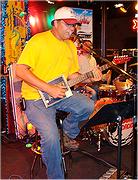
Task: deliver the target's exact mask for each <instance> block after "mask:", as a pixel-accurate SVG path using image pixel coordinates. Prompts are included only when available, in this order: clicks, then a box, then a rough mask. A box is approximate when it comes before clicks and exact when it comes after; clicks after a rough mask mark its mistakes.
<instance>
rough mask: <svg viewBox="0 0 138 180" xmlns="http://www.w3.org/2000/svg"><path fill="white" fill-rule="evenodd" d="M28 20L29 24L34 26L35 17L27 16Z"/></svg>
mask: <svg viewBox="0 0 138 180" xmlns="http://www.w3.org/2000/svg"><path fill="white" fill-rule="evenodd" d="M29 22H30V24H31V25H32V26H35V24H36V19H35V17H33V16H30V17H29Z"/></svg>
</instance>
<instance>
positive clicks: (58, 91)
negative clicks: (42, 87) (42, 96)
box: [48, 84, 67, 98]
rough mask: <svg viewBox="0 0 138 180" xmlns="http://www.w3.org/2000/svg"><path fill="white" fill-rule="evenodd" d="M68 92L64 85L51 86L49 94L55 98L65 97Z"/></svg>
mask: <svg viewBox="0 0 138 180" xmlns="http://www.w3.org/2000/svg"><path fill="white" fill-rule="evenodd" d="M66 91H67V89H66V87H65V86H62V85H51V84H50V88H49V92H48V94H49V95H50V96H52V97H54V98H63V97H65V92H66Z"/></svg>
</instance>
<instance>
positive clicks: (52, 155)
mask: <svg viewBox="0 0 138 180" xmlns="http://www.w3.org/2000/svg"><path fill="white" fill-rule="evenodd" d="M56 110H62V111H65V112H70V114H69V115H68V116H67V118H65V119H64V121H63V130H64V132H65V133H66V134H67V135H68V136H69V137H70V138H75V137H76V136H77V135H78V134H79V132H80V130H79V127H78V125H79V122H81V121H84V120H86V119H87V118H88V117H89V115H90V114H91V113H92V112H93V110H94V101H93V100H91V99H90V98H88V97H86V96H85V95H82V94H79V93H76V92H73V96H71V97H70V98H67V99H65V100H63V101H61V102H59V103H57V104H55V105H53V106H51V107H49V108H45V106H44V103H43V101H42V100H36V101H35V100H27V101H26V110H25V113H26V115H27V117H28V120H29V121H30V122H31V123H32V124H33V125H34V126H35V127H36V129H37V130H38V132H39V134H40V136H41V150H42V159H43V162H44V164H45V165H46V167H47V176H48V178H49V179H64V172H63V169H62V166H61V164H62V156H61V149H60V137H59V133H58V128H57V124H56V118H55V116H56Z"/></svg>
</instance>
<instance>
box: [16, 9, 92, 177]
mask: <svg viewBox="0 0 138 180" xmlns="http://www.w3.org/2000/svg"><path fill="white" fill-rule="evenodd" d="M77 23H79V22H78V20H77V18H76V16H75V13H74V11H73V10H72V9H71V8H69V7H62V8H60V9H58V10H57V11H56V13H55V16H54V19H53V21H52V25H53V28H52V30H48V31H46V32H42V33H39V34H36V35H34V36H33V37H32V38H31V39H30V40H29V41H28V43H27V45H26V46H25V48H24V50H23V52H22V54H21V56H20V58H19V60H18V62H17V66H16V75H17V76H18V77H20V78H21V79H22V80H23V83H22V96H23V97H24V98H25V100H26V110H25V113H26V115H27V117H28V119H29V121H30V122H31V123H32V124H33V125H34V126H35V127H36V129H37V130H38V132H39V134H40V136H41V150H42V159H43V162H44V164H45V165H46V167H47V176H48V178H49V179H63V178H64V172H63V169H62V166H61V164H62V157H61V149H60V140H59V134H58V128H57V124H56V120H55V116H56V110H63V111H66V112H69V116H67V117H66V118H65V119H64V121H63V130H64V133H65V135H66V142H65V146H66V148H68V149H71V150H77V149H78V147H79V143H78V142H77V141H76V140H75V138H76V136H77V135H78V134H79V132H80V130H79V128H78V124H79V122H81V121H84V120H86V119H87V118H88V117H89V115H90V114H91V113H92V112H93V108H94V102H93V101H92V100H90V99H89V98H88V97H86V96H85V95H82V94H78V93H76V92H73V95H72V96H71V97H69V98H66V99H64V100H62V101H60V102H58V103H56V104H54V105H52V106H50V107H48V108H45V105H44V103H43V101H42V99H41V97H40V94H39V93H38V90H41V91H44V92H46V93H47V94H48V95H49V96H51V97H53V98H61V99H62V98H63V97H64V96H65V92H66V87H65V86H63V85H57V84H50V83H48V82H49V81H51V80H53V79H55V78H57V77H59V76H61V75H64V77H65V78H66V79H67V80H69V79H74V78H76V77H78V76H79V73H78V71H79V65H78V59H77V51H76V47H75V45H74V44H73V42H72V41H71V40H68V39H69V38H70V36H71V34H72V33H73V32H74V29H75V25H76V24H77Z"/></svg>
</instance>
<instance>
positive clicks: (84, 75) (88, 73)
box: [68, 71, 94, 87]
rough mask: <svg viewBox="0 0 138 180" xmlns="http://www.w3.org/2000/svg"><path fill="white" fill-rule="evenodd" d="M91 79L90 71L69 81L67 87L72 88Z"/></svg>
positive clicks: (91, 73)
mask: <svg viewBox="0 0 138 180" xmlns="http://www.w3.org/2000/svg"><path fill="white" fill-rule="evenodd" d="M92 77H94V76H93V72H92V71H90V72H87V73H85V74H82V75H80V76H79V77H77V78H75V79H71V80H69V81H68V85H69V87H72V86H74V85H76V84H78V83H80V82H82V81H84V80H86V79H88V78H92Z"/></svg>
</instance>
